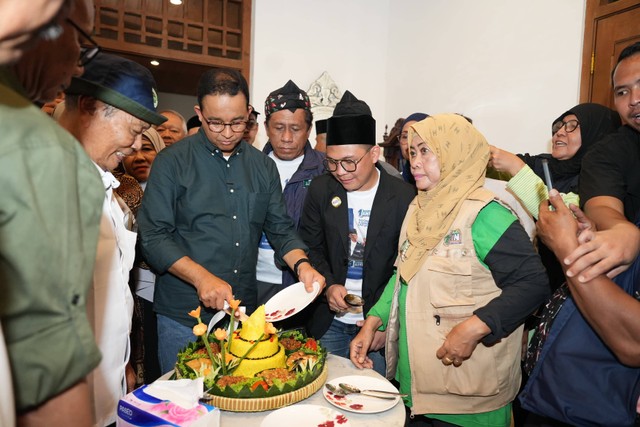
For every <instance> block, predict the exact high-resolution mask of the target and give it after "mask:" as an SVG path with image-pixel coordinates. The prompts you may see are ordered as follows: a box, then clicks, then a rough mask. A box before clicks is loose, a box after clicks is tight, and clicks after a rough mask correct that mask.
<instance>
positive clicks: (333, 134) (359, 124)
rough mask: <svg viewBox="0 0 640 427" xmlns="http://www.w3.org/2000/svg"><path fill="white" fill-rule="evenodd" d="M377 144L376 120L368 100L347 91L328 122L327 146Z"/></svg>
mask: <svg viewBox="0 0 640 427" xmlns="http://www.w3.org/2000/svg"><path fill="white" fill-rule="evenodd" d="M349 144H364V145H376V121H375V119H374V118H373V117H372V115H371V109H370V108H369V106H368V105H367V103H366V102H364V101H360V100H359V99H358V98H356V97H355V96H354V95H353V94H352V93H351V92H349V91H346V92H345V93H344V95H343V96H342V99H341V100H340V102H338V104H337V105H336V108H335V109H334V110H333V116H332V117H330V118H329V119H328V123H327V146H329V145H349Z"/></svg>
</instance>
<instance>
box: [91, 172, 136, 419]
mask: <svg viewBox="0 0 640 427" xmlns="http://www.w3.org/2000/svg"><path fill="white" fill-rule="evenodd" d="M96 167H97V168H98V171H99V172H100V175H101V177H102V182H103V183H104V185H105V198H104V202H103V205H102V218H101V219H100V236H99V238H98V250H97V254H96V265H95V269H94V273H93V285H92V287H91V289H90V292H89V296H88V300H87V315H88V317H89V322H90V323H91V326H92V329H93V332H94V334H95V337H96V342H97V344H98V347H99V348H100V351H101V352H102V360H101V362H100V364H99V365H98V367H97V368H96V369H95V370H93V371H92V372H91V374H90V375H89V387H90V390H91V397H92V401H93V408H94V414H95V419H94V421H95V424H94V425H96V426H98V427H103V426H106V425H109V424H112V423H114V422H115V421H116V410H117V405H118V400H119V399H120V398H121V397H122V396H124V395H125V394H126V391H127V387H126V378H125V367H126V365H127V363H128V362H129V352H130V346H129V332H130V330H131V318H132V316H133V296H132V295H131V291H130V290H129V271H130V270H131V267H132V266H133V260H134V256H135V245H136V233H134V232H132V231H129V230H127V228H126V226H125V224H126V223H128V222H131V221H132V216H131V212H130V211H129V210H128V208H126V205H124V203H122V206H121V204H120V203H119V202H118V199H119V198H117V197H116V195H115V194H114V193H113V190H114V188H117V187H118V186H119V185H120V183H119V182H118V180H116V179H115V178H114V176H113V175H112V174H111V173H110V172H105V171H103V170H102V169H101V168H100V167H98V165H96ZM120 200H121V199H120ZM123 208H124V209H125V211H126V212H125V211H123Z"/></svg>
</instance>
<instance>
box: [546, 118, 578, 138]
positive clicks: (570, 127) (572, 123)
mask: <svg viewBox="0 0 640 427" xmlns="http://www.w3.org/2000/svg"><path fill="white" fill-rule="evenodd" d="M578 126H580V122H579V121H577V120H567V121H566V122H563V121H562V120H558V121H557V122H555V123H554V124H553V126H551V135H555V134H556V133H557V132H558V131H559V130H560V129H562V128H564V130H566V131H567V133H571V132H573V131H574V130H576V129H577V127H578Z"/></svg>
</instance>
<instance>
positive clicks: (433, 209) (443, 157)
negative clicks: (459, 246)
mask: <svg viewBox="0 0 640 427" xmlns="http://www.w3.org/2000/svg"><path fill="white" fill-rule="evenodd" d="M416 135H417V136H418V137H420V138H421V139H422V140H423V141H425V143H426V144H427V147H428V148H429V150H431V151H432V152H433V153H434V154H435V155H436V157H437V158H438V162H439V163H440V181H439V182H438V184H437V185H436V187H435V188H434V189H432V190H429V191H418V196H417V197H416V200H417V203H418V207H417V209H415V210H414V211H413V212H412V214H411V216H410V217H409V218H408V224H407V240H406V241H405V242H404V243H403V245H402V248H401V256H400V264H399V267H398V268H399V271H400V275H401V277H402V278H403V279H404V280H405V281H406V282H409V281H410V280H411V279H412V278H413V276H414V275H415V274H416V272H417V271H418V270H419V269H420V267H421V266H422V264H423V263H424V261H425V260H426V258H427V256H428V254H429V253H430V251H431V249H433V248H434V247H435V246H436V245H437V244H438V243H439V242H440V240H442V238H443V237H444V236H445V234H446V233H447V231H448V230H449V227H451V224H452V223H453V221H454V220H455V218H456V216H457V215H458V212H459V211H460V208H461V207H462V203H463V202H464V201H465V200H466V199H467V198H468V197H469V195H470V194H471V193H472V192H473V191H474V190H476V189H478V188H480V187H482V185H483V184H484V175H485V172H486V168H487V162H488V160H489V144H488V143H487V140H486V139H485V138H484V136H482V134H481V133H480V132H478V130H477V129H476V128H475V127H473V125H472V124H471V123H469V122H468V121H467V120H466V119H465V118H464V117H462V116H460V115H458V114H438V115H435V116H430V117H427V118H426V119H425V120H423V121H421V122H418V123H415V124H413V125H412V126H411V127H410V128H409V135H408V136H409V141H412V140H413V138H414V137H415V136H416Z"/></svg>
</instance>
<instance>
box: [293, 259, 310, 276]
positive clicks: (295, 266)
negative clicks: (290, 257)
mask: <svg viewBox="0 0 640 427" xmlns="http://www.w3.org/2000/svg"><path fill="white" fill-rule="evenodd" d="M305 262H306V263H309V265H310V266H312V267H313V264H311V260H310V259H309V258H300V259H299V260H298V261H296V263H295V264H294V265H293V271H294V272H295V273H296V276H297V275H298V267H300V264H302V263H305Z"/></svg>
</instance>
